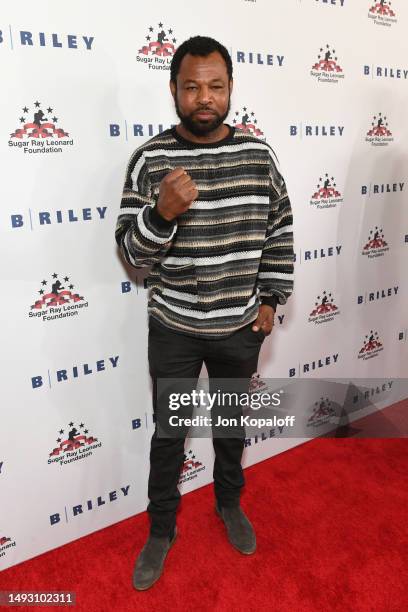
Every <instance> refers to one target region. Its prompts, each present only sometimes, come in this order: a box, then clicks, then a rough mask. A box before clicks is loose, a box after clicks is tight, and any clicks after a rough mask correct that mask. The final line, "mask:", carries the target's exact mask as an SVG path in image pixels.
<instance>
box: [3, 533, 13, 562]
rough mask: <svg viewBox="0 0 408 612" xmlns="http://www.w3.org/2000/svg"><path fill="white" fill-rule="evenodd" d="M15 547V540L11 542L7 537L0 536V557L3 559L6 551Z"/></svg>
mask: <svg viewBox="0 0 408 612" xmlns="http://www.w3.org/2000/svg"><path fill="white" fill-rule="evenodd" d="M15 545H16V542H15V540H12V539H11V538H9V537H8V536H0V557H5V556H6V554H7V551H8V549H9V548H12V547H13V546H15Z"/></svg>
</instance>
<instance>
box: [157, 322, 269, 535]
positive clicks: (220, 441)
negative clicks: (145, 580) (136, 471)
mask: <svg viewBox="0 0 408 612" xmlns="http://www.w3.org/2000/svg"><path fill="white" fill-rule="evenodd" d="M252 325H253V323H250V324H249V325H246V326H245V327H243V328H241V329H240V330H238V331H237V332H235V333H234V334H233V335H232V336H229V337H228V338H225V339H216V340H209V339H202V338H194V337H191V336H187V335H185V334H180V333H177V332H174V331H172V330H169V329H167V328H166V327H164V326H163V325H161V324H160V323H158V322H157V321H155V320H154V319H152V317H150V321H149V349H148V351H149V369H150V375H151V377H152V383H153V409H154V411H155V414H156V419H157V417H158V415H157V410H159V405H158V402H157V391H156V390H157V386H156V381H157V379H158V378H189V379H198V377H199V374H200V371H201V367H202V364H203V362H204V363H205V365H206V368H207V372H208V377H209V379H210V381H211V379H212V378H247V379H248V380H249V379H250V378H251V376H252V374H254V372H256V370H257V367H258V356H259V351H260V348H261V345H262V342H263V340H264V338H265V336H264V333H263V332H262V331H259V332H254V331H252V329H251V328H252ZM184 441H185V439H183V438H163V437H158V435H157V425H156V429H155V432H154V434H153V436H152V440H151V450H150V474H149V485H148V496H149V505H148V508H147V510H148V513H149V515H150V519H151V529H150V532H151V534H152V535H154V536H165V535H168V536H171V535H172V534H173V531H174V527H175V524H176V510H177V507H178V505H179V502H180V492H179V490H178V488H177V483H178V480H179V477H180V470H181V467H182V465H183V461H184ZM213 446H214V451H215V462H214V472H213V477H214V490H215V497H216V499H217V502H218V504H219V505H220V506H234V505H238V504H239V498H240V493H241V489H242V487H243V486H244V476H243V470H242V466H241V458H242V452H243V449H244V438H243V437H240V438H215V437H213Z"/></svg>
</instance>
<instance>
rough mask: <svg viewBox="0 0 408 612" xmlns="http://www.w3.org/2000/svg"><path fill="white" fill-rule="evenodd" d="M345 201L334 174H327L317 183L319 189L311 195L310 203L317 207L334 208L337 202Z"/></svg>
mask: <svg viewBox="0 0 408 612" xmlns="http://www.w3.org/2000/svg"><path fill="white" fill-rule="evenodd" d="M341 202H343V197H342V195H341V193H340V191H338V189H337V185H336V182H335V179H334V176H332V177H329V175H328V174H327V172H326V174H325V175H324V176H321V177H319V182H318V183H317V191H315V192H314V194H313V195H312V197H311V200H310V204H311V205H312V206H316V208H319V209H320V208H334V207H335V206H337V204H340V203H341Z"/></svg>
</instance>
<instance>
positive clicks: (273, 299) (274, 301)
mask: <svg viewBox="0 0 408 612" xmlns="http://www.w3.org/2000/svg"><path fill="white" fill-rule="evenodd" d="M260 300H261V304H265V305H266V306H272V308H273V309H274V311H275V312H276V307H277V305H278V303H279V302H278V298H277V296H276V295H270V296H262V295H261V297H260Z"/></svg>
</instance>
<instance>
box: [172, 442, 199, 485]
mask: <svg viewBox="0 0 408 612" xmlns="http://www.w3.org/2000/svg"><path fill="white" fill-rule="evenodd" d="M203 470H205V465H203V464H202V463H201V461H198V460H197V459H196V456H195V454H194V453H193V451H192V450H191V449H190V450H189V451H187V453H184V462H183V466H182V468H181V474H180V478H179V481H178V484H183V482H187V481H188V480H193V479H194V478H197V475H198V474H199V473H200V472H202V471H203Z"/></svg>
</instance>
